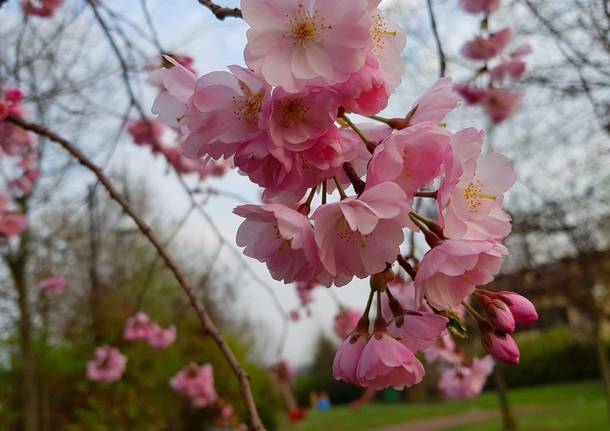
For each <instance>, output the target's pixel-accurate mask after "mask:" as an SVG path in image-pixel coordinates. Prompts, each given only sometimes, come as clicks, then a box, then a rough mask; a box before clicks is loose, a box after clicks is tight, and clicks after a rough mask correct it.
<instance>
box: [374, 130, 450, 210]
mask: <svg viewBox="0 0 610 431" xmlns="http://www.w3.org/2000/svg"><path fill="white" fill-rule="evenodd" d="M450 140H451V134H449V133H448V132H446V131H444V130H441V129H439V128H438V127H436V125H434V124H432V123H429V122H425V123H420V124H417V125H415V126H412V127H408V128H406V129H403V130H400V131H397V132H395V133H394V134H392V135H391V136H390V137H389V138H388V139H386V140H385V141H383V142H382V143H381V144H380V145H378V146H377V147H376V148H375V152H374V154H373V158H372V159H371V162H370V164H369V168H368V176H367V187H372V186H375V185H377V184H380V183H383V182H386V181H393V182H395V183H396V184H398V185H399V186H400V187H401V188H402V190H403V191H404V192H405V193H406V195H407V197H408V198H409V199H411V200H412V199H413V197H414V195H415V192H416V191H417V190H419V189H421V188H425V187H427V186H429V185H430V184H431V183H432V181H433V180H434V179H435V178H436V177H438V175H439V174H440V171H441V167H442V164H443V158H444V153H445V151H447V149H448V146H449V142H450Z"/></svg>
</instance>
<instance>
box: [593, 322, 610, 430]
mask: <svg viewBox="0 0 610 431" xmlns="http://www.w3.org/2000/svg"><path fill="white" fill-rule="evenodd" d="M595 347H596V350H597V361H598V362H599V370H600V372H601V375H602V384H603V385H604V391H605V393H606V409H607V413H608V420H609V421H610V368H609V367H608V352H607V351H606V346H605V344H604V337H603V335H602V325H601V324H598V325H596V328H595Z"/></svg>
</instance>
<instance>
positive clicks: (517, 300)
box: [497, 292, 538, 325]
mask: <svg viewBox="0 0 610 431" xmlns="http://www.w3.org/2000/svg"><path fill="white" fill-rule="evenodd" d="M497 297H498V299H500V300H501V301H502V302H504V303H505V304H506V305H508V308H509V309H510V311H511V313H512V314H513V317H514V319H515V322H517V323H521V324H525V325H529V324H532V323H534V322H536V321H537V320H538V313H537V312H536V307H534V304H532V303H531V301H530V300H528V299H527V298H525V297H523V296H521V295H519V294H517V293H514V292H499V293H498V296H497Z"/></svg>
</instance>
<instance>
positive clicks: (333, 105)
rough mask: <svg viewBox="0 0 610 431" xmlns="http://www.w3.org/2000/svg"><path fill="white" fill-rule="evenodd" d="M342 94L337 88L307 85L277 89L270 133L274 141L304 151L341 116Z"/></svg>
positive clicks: (285, 146)
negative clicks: (300, 88) (291, 89)
mask: <svg viewBox="0 0 610 431" xmlns="http://www.w3.org/2000/svg"><path fill="white" fill-rule="evenodd" d="M338 109H339V97H338V95H337V94H336V93H335V92H333V91H328V90H323V89H319V88H306V89H304V90H303V91H302V92H300V93H288V92H286V91H284V90H282V89H281V88H277V89H275V90H274V92H273V97H272V102H271V116H270V118H269V136H270V137H271V140H272V141H273V143H274V144H275V145H277V146H279V147H284V148H286V149H288V150H291V151H301V150H305V149H307V148H309V147H310V146H312V145H313V144H314V143H315V141H314V140H315V139H316V138H319V137H320V136H322V135H323V134H324V133H325V132H326V131H327V130H328V129H329V128H330V127H331V126H332V124H333V122H334V121H335V118H337V111H338Z"/></svg>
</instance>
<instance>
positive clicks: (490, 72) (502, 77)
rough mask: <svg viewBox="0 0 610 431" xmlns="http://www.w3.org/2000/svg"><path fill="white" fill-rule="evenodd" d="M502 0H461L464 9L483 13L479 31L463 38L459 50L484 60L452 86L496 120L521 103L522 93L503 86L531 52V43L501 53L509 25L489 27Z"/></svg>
mask: <svg viewBox="0 0 610 431" xmlns="http://www.w3.org/2000/svg"><path fill="white" fill-rule="evenodd" d="M501 3H502V2H501V0H460V6H461V7H462V9H464V11H466V12H467V13H470V14H474V15H482V16H483V17H482V18H481V23H480V26H479V28H480V34H479V35H478V36H476V37H475V38H474V39H472V40H470V41H468V42H466V43H465V44H464V45H463V46H462V49H461V50H460V53H461V54H462V56H464V57H465V58H466V59H468V60H471V61H476V62H479V63H480V62H483V65H482V66H480V67H479V68H478V69H477V71H476V73H475V75H474V76H473V77H472V78H471V79H470V80H468V81H467V82H465V83H463V84H456V85H455V86H454V88H455V90H456V91H457V92H458V93H459V94H460V95H461V96H462V98H463V99H464V101H465V102H466V103H467V104H469V105H479V106H481V107H482V108H483V110H484V111H485V113H486V114H487V116H488V117H489V118H490V119H491V121H492V122H493V123H496V124H497V123H502V122H503V121H505V120H507V119H508V118H509V117H510V116H512V115H513V113H514V112H515V111H516V110H517V108H518V107H519V105H520V104H521V100H522V97H523V96H522V94H521V93H520V92H519V91H515V90H511V89H510V88H505V87H504V86H505V85H506V84H507V83H510V82H511V81H517V80H519V79H520V78H522V77H523V75H524V74H525V68H526V63H525V57H526V56H527V55H528V54H530V53H531V52H532V49H531V47H530V46H529V45H527V44H525V45H521V46H519V47H518V48H516V49H514V50H513V51H512V52H510V53H509V54H508V55H502V54H503V53H504V52H505V50H506V48H507V47H508V45H509V44H510V42H511V40H512V37H513V31H512V29H511V28H509V27H505V28H503V29H500V30H497V31H491V30H490V15H491V14H492V13H493V12H496V11H497V10H498V9H499V8H500V6H501ZM485 82H486V83H485Z"/></svg>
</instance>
